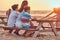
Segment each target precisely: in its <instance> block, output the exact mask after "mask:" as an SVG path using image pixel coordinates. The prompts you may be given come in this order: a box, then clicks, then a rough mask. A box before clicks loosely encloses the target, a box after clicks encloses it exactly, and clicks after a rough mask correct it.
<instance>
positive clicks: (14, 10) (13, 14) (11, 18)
mask: <svg viewBox="0 0 60 40" xmlns="http://www.w3.org/2000/svg"><path fill="white" fill-rule="evenodd" d="M11 7H12V11H11V13H10V15H9V18H8V23H7V25H8V27H12V28H13V27H14V26H15V22H16V18H17V16H18V13H17V10H18V4H14V5H12V6H11ZM11 32H12V29H11V30H9V33H11Z"/></svg>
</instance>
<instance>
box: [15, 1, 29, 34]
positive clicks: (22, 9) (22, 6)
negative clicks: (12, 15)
mask: <svg viewBox="0 0 60 40" xmlns="http://www.w3.org/2000/svg"><path fill="white" fill-rule="evenodd" d="M27 6H28V1H23V2H22V4H21V7H20V9H19V10H18V11H19V16H18V18H17V20H16V24H15V25H16V27H19V28H22V27H21V21H20V17H21V14H22V13H24V12H25V11H24V8H25V7H27ZM18 32H19V30H16V31H15V32H14V33H15V34H17V35H19V33H18Z"/></svg>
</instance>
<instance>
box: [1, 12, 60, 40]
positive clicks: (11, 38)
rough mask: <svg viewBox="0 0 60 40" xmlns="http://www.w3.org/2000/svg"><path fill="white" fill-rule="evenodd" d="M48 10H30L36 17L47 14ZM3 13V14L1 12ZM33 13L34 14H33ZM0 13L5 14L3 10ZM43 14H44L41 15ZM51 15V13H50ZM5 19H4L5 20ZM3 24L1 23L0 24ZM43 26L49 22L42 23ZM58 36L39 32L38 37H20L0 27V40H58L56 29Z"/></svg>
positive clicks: (59, 33) (59, 35) (59, 38)
mask: <svg viewBox="0 0 60 40" xmlns="http://www.w3.org/2000/svg"><path fill="white" fill-rule="evenodd" d="M49 12H50V11H44V12H43V11H42V12H41V11H40V12H39V11H34V12H31V15H32V16H34V17H37V18H38V19H40V18H42V17H44V16H46V15H47V14H49ZM2 13H4V14H2ZM34 14H35V15H34ZM0 15H5V16H6V14H5V12H0ZM43 15H44V16H43ZM52 16H53V15H52ZM5 21H6V20H5ZM0 25H3V24H0ZM34 25H36V26H37V25H38V23H36V22H34ZM44 26H49V24H46V23H45V24H44ZM57 33H58V36H55V35H54V33H53V32H40V37H36V38H34V37H22V36H17V35H15V34H14V33H12V34H9V33H7V32H6V31H4V30H3V29H2V28H0V39H1V40H60V32H59V31H58V32H57Z"/></svg>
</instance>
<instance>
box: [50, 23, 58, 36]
mask: <svg viewBox="0 0 60 40" xmlns="http://www.w3.org/2000/svg"><path fill="white" fill-rule="evenodd" d="M50 25H51V28H52V31H53V32H54V35H55V36H57V31H56V28H55V27H54V24H53V22H50Z"/></svg>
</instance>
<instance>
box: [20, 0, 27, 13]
mask: <svg viewBox="0 0 60 40" xmlns="http://www.w3.org/2000/svg"><path fill="white" fill-rule="evenodd" d="M26 5H28V1H23V2H22V4H21V7H20V9H19V12H22V11H23V9H24V6H26Z"/></svg>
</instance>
